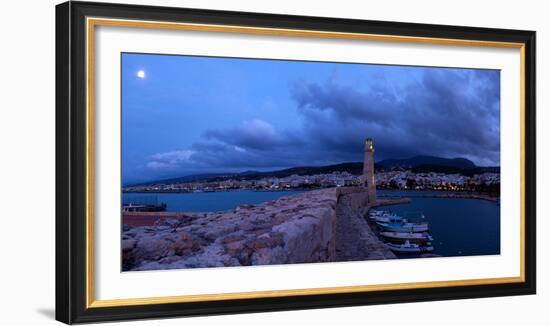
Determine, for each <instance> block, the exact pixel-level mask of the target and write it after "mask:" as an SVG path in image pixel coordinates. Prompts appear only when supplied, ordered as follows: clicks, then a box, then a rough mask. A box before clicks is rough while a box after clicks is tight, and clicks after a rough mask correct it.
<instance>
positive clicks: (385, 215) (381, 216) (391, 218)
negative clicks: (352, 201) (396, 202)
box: [369, 211, 403, 223]
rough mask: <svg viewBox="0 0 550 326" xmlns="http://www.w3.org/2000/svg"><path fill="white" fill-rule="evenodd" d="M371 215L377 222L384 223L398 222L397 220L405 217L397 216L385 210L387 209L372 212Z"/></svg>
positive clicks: (399, 220)
mask: <svg viewBox="0 0 550 326" xmlns="http://www.w3.org/2000/svg"><path fill="white" fill-rule="evenodd" d="M369 217H370V219H371V220H373V221H375V222H382V223H397V222H401V221H403V218H402V217H401V216H397V215H395V214H392V213H389V212H385V211H373V212H370V214H369Z"/></svg>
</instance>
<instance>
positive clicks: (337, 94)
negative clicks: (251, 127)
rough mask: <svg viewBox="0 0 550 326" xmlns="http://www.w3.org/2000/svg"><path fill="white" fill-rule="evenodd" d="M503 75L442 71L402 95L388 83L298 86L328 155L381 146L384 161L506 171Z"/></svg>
mask: <svg viewBox="0 0 550 326" xmlns="http://www.w3.org/2000/svg"><path fill="white" fill-rule="evenodd" d="M499 88H500V86H499V74H498V72H496V71H482V72H479V71H473V70H458V71H457V70H437V71H431V72H430V73H424V74H422V75H421V78H418V79H417V80H416V81H415V82H413V83H409V84H407V85H404V86H403V87H400V88H395V87H392V85H389V84H388V83H387V82H386V81H385V80H383V79H382V80H379V81H377V82H376V83H371V84H370V85H367V86H366V87H362V89H366V90H364V91H358V90H357V89H361V87H352V86H342V85H338V84H333V83H326V84H325V85H319V84H311V83H306V82H302V83H295V84H293V85H292V87H291V92H292V94H293V97H294V98H295V99H296V101H297V103H298V108H299V110H300V112H302V114H303V116H304V117H305V118H306V120H305V124H304V132H305V135H306V138H308V139H310V140H311V141H312V143H311V145H312V146H317V147H319V148H321V149H324V150H325V151H327V152H328V153H338V152H341V151H345V152H349V154H350V155H352V153H353V152H357V151H358V150H360V148H361V147H360V146H361V140H362V139H364V138H365V136H371V137H373V138H374V139H375V142H376V145H377V146H376V147H377V149H378V152H377V157H378V158H379V159H381V158H389V157H398V158H400V157H408V156H412V155H418V154H425V155H436V156H443V157H458V156H460V157H467V158H470V159H472V160H474V161H475V162H476V163H478V164H480V165H481V164H499V155H500V136H499V133H500V128H499V107H500V103H499V92H500V90H499Z"/></svg>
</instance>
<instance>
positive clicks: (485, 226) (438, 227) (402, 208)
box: [123, 191, 500, 256]
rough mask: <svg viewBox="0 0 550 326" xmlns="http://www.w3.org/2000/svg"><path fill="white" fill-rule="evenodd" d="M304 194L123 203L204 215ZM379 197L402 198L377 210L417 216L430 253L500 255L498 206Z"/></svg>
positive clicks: (414, 195) (161, 196)
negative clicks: (425, 227)
mask: <svg viewBox="0 0 550 326" xmlns="http://www.w3.org/2000/svg"><path fill="white" fill-rule="evenodd" d="M303 192H304V191H265V192H264V191H228V192H203V193H158V194H150V193H146V194H139V193H125V194H123V199H124V201H126V200H134V199H135V198H136V197H137V198H140V197H142V198H144V199H151V197H156V198H155V199H156V200H157V201H158V202H159V203H166V204H167V210H168V211H172V212H174V211H175V212H177V211H184V212H204V211H223V210H228V209H234V208H236V207H237V206H239V205H242V204H259V203H262V202H265V201H269V200H273V199H277V198H280V197H283V196H291V195H296V194H300V193H303ZM378 193H379V194H380V195H382V196H383V195H388V196H391V195H392V194H393V195H406V196H407V197H410V198H411V199H412V202H411V203H409V204H403V205H393V206H384V207H380V208H378V209H381V210H387V211H391V212H395V213H397V214H399V215H401V216H403V217H406V218H409V219H416V218H418V217H420V215H421V214H423V215H424V220H425V221H426V222H428V223H429V225H430V233H431V234H432V236H433V237H434V241H433V242H432V243H433V246H434V249H435V251H434V253H435V254H438V255H441V256H469V255H493V254H499V253H500V206H498V205H497V204H496V203H494V202H490V201H486V200H480V199H454V198H425V197H418V196H424V195H426V194H429V192H425V191H422V192H403V191H379V192H378Z"/></svg>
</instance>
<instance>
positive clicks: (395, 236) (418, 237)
mask: <svg viewBox="0 0 550 326" xmlns="http://www.w3.org/2000/svg"><path fill="white" fill-rule="evenodd" d="M380 235H381V236H383V237H384V238H385V239H386V240H388V241H390V242H393V243H405V242H407V241H409V242H411V243H419V244H421V243H425V242H429V241H433V238H432V236H431V235H430V234H429V233H428V232H422V233H414V232H380Z"/></svg>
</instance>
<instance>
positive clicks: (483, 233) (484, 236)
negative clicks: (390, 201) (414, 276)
mask: <svg viewBox="0 0 550 326" xmlns="http://www.w3.org/2000/svg"><path fill="white" fill-rule="evenodd" d="M379 193H380V195H382V196H391V195H392V193H393V194H396V193H397V192H392V191H379ZM398 193H399V194H400V195H401V194H404V193H405V194H406V195H407V197H409V198H411V200H412V201H411V202H410V203H408V204H400V205H392V206H384V207H380V208H379V209H380V210H385V211H389V212H393V213H396V214H398V215H400V216H403V217H405V218H409V217H412V218H413V219H414V218H416V217H418V216H419V215H420V214H423V215H424V219H423V220H424V222H427V223H428V224H429V226H430V233H431V235H432V236H433V238H434V241H432V244H433V246H434V251H433V253H434V254H437V255H440V256H446V257H449V256H472V255H498V254H500V206H499V205H497V204H496V203H495V202H492V201H488V200H482V199H462V198H435V197H433V198H431V197H427V195H429V192H403V191H399V192H398Z"/></svg>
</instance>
